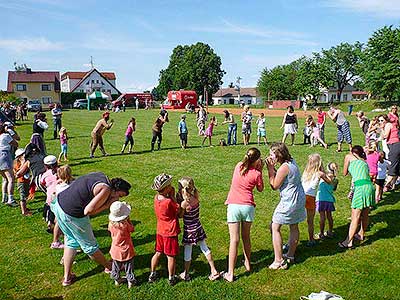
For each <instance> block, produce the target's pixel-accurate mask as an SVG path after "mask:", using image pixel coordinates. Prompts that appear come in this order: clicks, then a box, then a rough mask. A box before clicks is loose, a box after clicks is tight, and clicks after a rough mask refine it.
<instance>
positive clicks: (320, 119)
mask: <svg viewBox="0 0 400 300" xmlns="http://www.w3.org/2000/svg"><path fill="white" fill-rule="evenodd" d="M325 118H326V112H324V111H321V112H319V113H318V120H317V122H318V124H323V123H324V119H325Z"/></svg>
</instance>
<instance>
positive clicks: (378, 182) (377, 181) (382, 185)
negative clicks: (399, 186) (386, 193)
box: [375, 179, 385, 187]
mask: <svg viewBox="0 0 400 300" xmlns="http://www.w3.org/2000/svg"><path fill="white" fill-rule="evenodd" d="M375 184H376V185H378V186H380V187H384V186H385V179H375Z"/></svg>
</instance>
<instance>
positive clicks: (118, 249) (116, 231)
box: [108, 201, 138, 289]
mask: <svg viewBox="0 0 400 300" xmlns="http://www.w3.org/2000/svg"><path fill="white" fill-rule="evenodd" d="M130 213H131V207H130V206H129V205H128V204H126V203H125V202H121V201H115V202H114V203H113V204H111V206H110V214H109V216H108V219H109V220H110V222H109V223H108V231H110V232H111V240H112V243H111V248H110V255H111V258H112V259H113V261H112V269H111V273H110V277H111V278H112V279H114V282H115V285H117V286H118V285H120V284H121V277H120V273H121V270H125V274H126V280H127V281H128V289H130V288H131V287H132V286H133V285H137V283H138V282H137V280H136V278H135V275H134V273H133V272H134V270H133V257H134V256H135V249H134V247H133V243H132V238H131V233H132V232H133V231H134V230H135V229H134V227H133V225H132V223H131V221H130V219H129V214H130Z"/></svg>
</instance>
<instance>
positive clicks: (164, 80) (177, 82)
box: [156, 42, 225, 101]
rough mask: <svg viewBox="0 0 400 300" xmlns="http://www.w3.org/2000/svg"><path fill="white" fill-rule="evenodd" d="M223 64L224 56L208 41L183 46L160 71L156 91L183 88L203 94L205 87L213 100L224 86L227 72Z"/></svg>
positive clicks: (173, 53)
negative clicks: (223, 80)
mask: <svg viewBox="0 0 400 300" xmlns="http://www.w3.org/2000/svg"><path fill="white" fill-rule="evenodd" d="M221 65H222V63H221V58H220V57H219V56H218V55H217V54H216V53H215V52H214V50H213V49H212V48H211V47H210V46H209V45H208V44H204V43H200V42H199V43H196V44H194V45H190V46H189V45H184V46H181V45H179V46H177V47H175V49H174V50H173V51H172V54H171V56H170V60H169V65H168V67H167V68H166V69H164V70H161V71H160V76H159V81H158V86H157V88H156V90H157V92H158V94H159V95H161V96H166V95H167V93H168V91H170V90H180V89H186V90H195V91H196V92H197V94H198V95H202V94H203V92H204V88H205V89H206V90H207V92H208V95H209V97H208V98H209V101H210V100H211V95H212V94H213V93H215V92H216V91H218V89H219V87H220V86H221V85H222V77H223V76H224V74H225V71H224V70H222V69H221Z"/></svg>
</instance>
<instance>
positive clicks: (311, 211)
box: [307, 208, 315, 241]
mask: <svg viewBox="0 0 400 300" xmlns="http://www.w3.org/2000/svg"><path fill="white" fill-rule="evenodd" d="M314 216H315V209H310V208H307V227H308V240H309V241H314Z"/></svg>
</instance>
